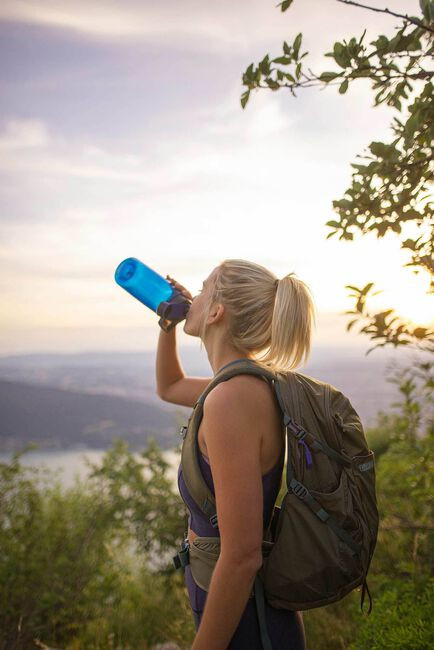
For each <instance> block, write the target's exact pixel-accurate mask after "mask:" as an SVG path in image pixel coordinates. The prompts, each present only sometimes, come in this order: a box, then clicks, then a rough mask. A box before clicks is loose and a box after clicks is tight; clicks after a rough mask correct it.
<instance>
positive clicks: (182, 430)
mask: <svg viewBox="0 0 434 650" xmlns="http://www.w3.org/2000/svg"><path fill="white" fill-rule="evenodd" d="M187 429H188V427H187V426H182V427H181V428H180V429H179V435H180V436H181V438H182V439H183V440H185V436H186V435H187Z"/></svg>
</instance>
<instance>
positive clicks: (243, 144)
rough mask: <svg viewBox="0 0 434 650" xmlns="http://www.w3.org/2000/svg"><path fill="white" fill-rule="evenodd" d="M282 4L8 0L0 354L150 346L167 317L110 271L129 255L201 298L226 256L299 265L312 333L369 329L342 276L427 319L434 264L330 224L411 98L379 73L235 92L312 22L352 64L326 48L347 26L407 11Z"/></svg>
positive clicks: (307, 35)
mask: <svg viewBox="0 0 434 650" xmlns="http://www.w3.org/2000/svg"><path fill="white" fill-rule="evenodd" d="M369 4H370V6H374V7H383V6H384V3H383V2H378V1H377V0H372V1H371V2H370V3H369ZM276 5H277V2H268V1H265V0H262V1H260V0H239V1H238V2H232V1H231V2H230V1H229V0H220V1H219V2H210V1H209V2H203V0H202V1H200V2H199V1H190V0H185V1H184V2H182V3H180V2H179V0H178V1H173V0H168V1H166V2H161V0H158V1H153V0H141V1H139V0H123V2H122V3H120V2H114V1H113V0H101V1H99V2H89V0H86V1H84V0H55V1H51V0H44V2H43V3H41V2H40V1H39V0H35V1H33V0H23V1H22V0H3V2H2V3H1V5H0V61H1V63H0V97H1V102H0V105H1V109H0V175H1V188H0V296H1V302H0V355H9V354H26V353H32V352H47V353H49V352H85V351H94V350H107V351H122V350H125V351H134V350H137V351H139V350H145V349H146V350H152V349H155V346H156V344H157V340H158V335H159V329H160V328H159V327H158V316H157V315H156V314H155V313H154V312H152V311H151V310H149V309H148V308H147V307H145V306H143V305H141V304H140V303H139V302H138V301H137V300H135V299H134V298H132V297H131V296H130V295H129V294H128V293H127V292H125V291H124V290H123V289H121V288H120V287H119V286H118V285H117V284H116V283H115V281H114V271H115V269H116V267H117V266H118V264H119V263H120V262H121V261H122V260H123V259H125V258H127V257H137V258H138V259H140V260H141V261H143V262H144V263H145V264H147V265H148V266H150V267H151V268H152V269H154V270H155V271H157V272H158V273H160V274H161V275H162V276H163V277H164V276H165V275H166V274H169V275H171V276H172V277H174V278H176V279H177V280H178V281H179V282H180V283H181V284H183V285H184V286H186V287H187V288H188V289H189V290H190V291H191V292H192V293H193V295H194V294H195V293H196V292H197V291H198V290H199V289H200V287H201V284H202V281H203V279H205V278H206V277H207V276H208V275H209V273H210V272H211V271H212V269H213V268H214V267H215V266H217V265H218V264H219V263H220V262H221V261H222V260H224V259H226V258H231V257H235V258H243V259H250V260H252V261H255V262H257V263H259V264H263V265H264V266H266V267H267V268H269V269H270V270H271V271H272V272H273V273H275V274H276V275H277V276H278V277H282V276H284V275H286V274H287V273H290V272H295V273H296V274H297V276H298V277H299V278H301V279H303V280H304V281H305V282H306V283H307V284H308V286H309V287H310V289H311V291H312V294H313V297H314V301H315V305H316V309H317V313H318V324H317V328H316V331H315V333H314V339H313V343H314V345H327V344H339V345H342V346H345V345H361V346H364V347H369V346H370V345H371V343H370V341H369V340H368V339H367V337H366V336H363V335H358V334H357V331H358V329H360V327H356V328H355V331H354V332H353V331H350V332H347V331H346V324H347V323H348V321H349V319H350V316H348V315H345V314H344V312H345V311H346V310H352V309H353V305H354V302H353V299H352V298H350V297H349V293H350V292H349V290H348V289H346V288H345V285H346V284H350V285H355V286H359V287H361V286H364V285H365V284H366V283H367V282H375V288H376V290H381V293H380V294H379V295H377V296H375V297H373V298H371V299H370V301H369V303H368V305H369V308H370V310H371V311H375V310H379V309H383V308H384V309H386V308H394V309H395V310H396V311H397V313H398V314H399V315H401V316H403V317H405V318H409V319H412V321H413V322H414V323H416V324H420V325H426V324H428V323H430V322H432V321H430V318H429V317H430V315H431V313H432V306H431V303H430V298H429V295H428V293H427V292H428V287H429V279H428V276H427V275H426V274H425V275H424V272H423V271H421V272H420V273H419V274H418V275H415V274H414V272H413V271H412V270H411V269H409V268H403V265H404V264H405V263H407V262H409V261H410V257H409V254H408V253H406V252H405V251H404V250H403V249H401V248H400V239H399V238H398V237H397V236H396V235H394V234H391V233H389V234H388V235H386V236H385V237H383V238H381V239H377V237H376V235H375V234H373V233H370V234H368V235H364V236H362V235H361V234H355V237H354V240H353V241H351V242H350V241H345V240H339V239H338V237H336V236H334V237H331V238H329V239H327V238H326V237H327V235H328V234H329V232H330V228H329V227H327V226H325V223H326V222H327V221H329V220H331V219H336V217H337V215H336V213H335V212H334V211H333V207H332V201H333V200H336V199H339V198H342V196H343V194H344V192H345V190H346V189H347V188H348V187H349V186H350V184H351V172H352V171H353V169H352V168H351V167H350V163H352V162H357V159H356V156H357V155H361V154H363V153H366V151H367V146H368V145H369V143H370V142H371V141H373V140H382V141H391V140H392V139H393V134H392V131H391V129H390V124H391V122H392V118H393V116H394V115H395V114H396V113H395V111H394V110H393V109H392V108H390V107H387V106H384V105H382V106H379V107H376V108H374V107H373V103H374V92H373V91H372V89H371V87H370V81H369V80H366V79H361V80H358V82H357V83H353V84H350V87H349V90H348V91H347V93H346V94H345V95H339V93H338V91H337V87H336V86H333V87H332V86H330V87H328V88H325V87H323V86H317V87H311V88H304V89H303V88H300V89H299V90H297V91H296V95H297V96H296V97H293V96H292V95H291V93H290V92H288V91H287V90H285V89H282V90H280V91H279V92H271V91H269V90H260V91H257V92H253V93H251V95H250V100H249V103H248V104H247V106H246V108H245V109H244V110H243V109H242V108H241V106H240V96H241V94H242V92H243V91H244V90H245V88H244V87H243V86H242V81H241V78H242V73H243V72H244V71H245V69H246V68H247V66H248V65H249V64H250V63H251V62H254V63H255V64H256V63H257V62H258V61H259V60H261V59H262V58H263V56H264V55H265V54H267V53H268V54H269V55H270V58H274V57H276V56H279V55H281V53H282V43H283V41H284V40H286V41H287V42H288V43H292V42H293V40H294V39H295V37H296V35H297V34H298V33H299V32H302V33H303V40H302V45H301V53H303V52H305V51H308V52H309V54H308V55H307V56H306V57H305V58H304V59H303V61H304V62H306V68H307V67H310V68H311V69H312V70H313V71H315V72H316V73H317V74H320V73H321V72H322V71H324V70H337V69H338V68H337V65H336V64H335V63H334V62H333V60H332V59H330V58H329V57H324V54H325V53H326V52H328V51H330V50H331V49H332V48H333V43H334V42H335V41H337V40H342V39H344V38H345V39H346V40H347V41H349V39H350V38H351V37H352V36H355V37H357V38H360V36H361V35H362V33H363V30H364V29H366V30H367V31H366V35H365V39H364V42H365V43H369V41H371V40H373V39H374V38H376V37H377V36H378V35H379V34H380V33H384V34H386V35H387V36H389V37H391V36H393V34H394V33H395V31H396V28H397V27H398V26H399V25H400V19H397V18H393V17H391V16H386V15H384V14H381V13H377V12H373V11H368V10H365V9H361V8H358V7H354V6H346V5H344V4H342V3H339V2H337V1H336V0H302V1H301V0H298V1H297V0H295V1H294V3H293V6H292V7H291V8H290V9H289V10H288V11H286V12H285V13H282V12H281V11H280V9H279V8H277V6H276ZM393 10H394V11H397V12H399V11H401V12H405V11H407V12H408V13H409V14H412V13H413V14H414V15H418V14H419V3H418V2H417V0H397V1H396V2H394V5H393ZM411 228H412V226H411V224H407V230H403V234H402V235H401V237H402V239H404V238H405V237H404V236H412V235H414V234H415V231H414V230H412V229H411ZM177 330H178V333H179V334H178V341H179V343H180V344H181V345H194V346H198V345H199V342H198V339H195V338H193V337H189V336H188V335H186V334H185V333H184V332H183V331H182V328H180V327H178V328H177Z"/></svg>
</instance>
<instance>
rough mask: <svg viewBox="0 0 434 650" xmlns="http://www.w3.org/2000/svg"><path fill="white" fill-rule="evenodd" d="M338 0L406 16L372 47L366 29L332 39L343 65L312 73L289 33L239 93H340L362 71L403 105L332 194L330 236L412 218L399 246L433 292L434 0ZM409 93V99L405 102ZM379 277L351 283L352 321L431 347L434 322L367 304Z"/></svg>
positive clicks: (347, 236)
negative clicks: (374, 310)
mask: <svg viewBox="0 0 434 650" xmlns="http://www.w3.org/2000/svg"><path fill="white" fill-rule="evenodd" d="M338 1H340V2H343V3H344V4H351V5H353V6H358V7H361V8H364V9H368V10H372V11H379V12H383V13H386V14H389V15H392V16H395V17H399V18H402V19H403V24H402V26H401V27H400V28H399V29H398V30H397V33H396V34H395V35H394V36H393V37H392V38H388V37H387V36H386V35H384V34H381V35H379V36H378V37H377V38H376V39H375V40H373V41H371V42H370V43H369V45H370V46H371V47H370V48H368V47H367V46H366V45H365V43H364V42H363V41H364V37H365V34H366V30H364V32H363V34H362V35H361V36H360V38H358V39H357V38H356V37H352V38H351V39H350V40H349V42H347V41H346V40H345V39H344V40H343V42H336V43H334V45H333V48H332V49H331V51H330V52H327V53H326V54H325V55H324V56H326V57H330V58H332V59H333V60H334V62H335V63H336V64H337V66H338V69H337V70H334V71H324V72H322V73H320V74H319V75H317V74H315V73H313V72H312V70H311V69H310V68H308V73H309V74H306V72H305V70H304V68H303V64H304V61H303V59H304V57H305V56H307V54H309V53H308V52H307V51H306V52H303V53H302V54H301V53H300V49H301V45H302V38H303V35H302V33H298V34H297V35H296V36H295V38H294V41H293V43H292V44H291V45H289V44H288V43H287V42H286V41H284V43H283V46H282V49H283V52H282V55H279V56H277V57H275V58H272V59H270V56H269V55H268V54H267V55H266V56H264V57H263V59H262V60H261V61H260V62H259V63H258V64H257V65H256V66H255V65H254V63H251V64H250V65H249V66H248V67H247V69H246V70H245V72H244V73H243V75H242V83H243V85H244V86H245V87H246V88H247V90H245V92H244V93H243V94H242V95H241V106H242V108H243V109H244V108H245V107H246V105H247V102H248V100H249V97H250V93H251V92H252V91H253V90H255V89H256V90H257V89H260V88H266V89H269V90H272V91H277V90H280V89H281V88H287V89H289V90H290V92H291V94H292V95H293V96H294V97H296V93H295V89H296V88H305V87H311V86H317V85H321V86H323V87H326V86H335V85H338V90H339V93H340V94H345V93H346V92H347V90H348V88H349V86H350V84H352V83H355V81H356V80H357V79H361V78H362V79H366V80H370V82H371V86H372V89H373V90H375V91H377V92H376V94H375V100H374V107H376V106H379V105H380V104H383V103H386V104H387V105H388V106H391V107H392V108H393V109H395V110H396V111H397V112H399V113H403V119H402V120H400V119H398V118H396V117H395V118H393V122H392V125H391V130H392V132H393V134H394V139H393V141H392V142H388V143H385V142H378V141H375V142H371V143H370V145H369V147H368V148H369V154H367V155H363V156H360V155H359V156H357V157H358V158H364V159H365V164H360V163H359V164H352V165H351V166H352V167H353V168H354V169H355V170H356V171H355V172H353V174H352V184H351V186H350V187H349V188H348V189H347V190H346V191H345V193H344V196H343V198H341V199H339V200H335V201H333V209H334V211H335V212H336V213H337V215H338V218H339V219H338V220H330V221H328V222H327V223H326V225H327V226H329V227H330V228H331V229H332V230H331V232H330V233H329V234H328V235H327V239H328V238H329V237H332V236H333V235H336V234H338V233H339V234H340V236H339V239H344V240H353V239H354V234H355V232H357V231H360V232H361V233H362V234H366V233H369V232H375V233H376V235H377V238H381V237H384V235H385V234H386V233H387V232H393V233H396V234H398V235H400V234H401V233H402V230H403V227H404V226H405V225H406V224H407V223H408V224H410V225H412V226H414V227H415V229H416V230H417V236H416V237H415V238H413V239H412V238H411V237H406V236H405V238H403V241H402V243H401V248H403V249H406V250H408V251H411V259H410V261H409V262H408V263H407V264H405V266H408V267H413V269H414V273H416V274H417V273H419V270H420V269H423V270H425V271H426V272H427V273H428V274H429V275H430V277H431V282H430V288H429V291H428V293H432V292H434V256H433V252H434V238H433V224H434V217H433V209H432V201H429V197H430V193H429V188H431V190H432V178H433V166H432V161H433V159H434V156H433V149H432V144H433V141H434V119H433V116H434V106H433V84H432V82H431V79H432V76H433V74H434V73H433V72H432V71H431V70H429V69H427V64H428V63H429V62H430V60H431V59H432V56H433V53H434V2H433V1H432V0H420V3H419V4H420V11H421V15H420V16H408V15H406V14H405V15H402V14H399V13H396V12H393V11H390V10H389V9H378V8H374V7H368V6H366V5H360V4H359V3H357V2H349V0H338ZM291 5H292V0H289V1H285V2H281V3H279V5H278V6H280V9H281V11H282V12H284V11H287V10H288V9H289V8H290V6H291ZM261 82H263V83H261ZM412 92H413V93H414V97H413V102H412V103H409V102H410V94H409V93H412ZM407 100H408V105H407V106H404V105H403V103H405V102H406V101H407ZM373 284H374V283H373V282H370V283H368V284H366V285H365V287H362V288H357V287H353V286H351V285H347V288H349V289H351V290H353V291H355V295H354V297H356V299H357V306H356V310H355V311H348V312H345V313H348V314H354V315H355V316H356V318H355V319H354V320H353V321H351V322H350V323H349V325H348V326H347V329H350V327H352V325H353V324H354V323H355V322H357V321H359V320H363V319H367V321H368V324H367V325H366V326H365V327H363V328H362V329H361V330H360V332H361V333H366V334H371V335H372V336H371V338H372V339H379V340H381V341H382V343H381V344H380V345H382V346H384V345H394V346H395V347H396V346H397V345H408V344H409V343H415V344H416V345H417V346H418V347H420V349H428V350H429V351H431V352H433V351H434V346H433V343H434V331H433V330H430V329H428V328H424V327H412V326H411V325H410V324H409V323H406V322H405V321H403V320H402V321H398V322H395V321H397V320H398V319H397V317H394V318H392V319H390V321H387V320H386V318H387V316H389V315H390V314H391V313H392V312H393V311H394V310H393V309H389V310H387V311H383V312H381V313H378V314H371V313H369V312H368V311H366V310H365V299H366V296H367V294H368V292H369V291H370V289H371V288H372V286H373ZM372 295H375V294H372ZM394 323H395V324H394ZM375 347H378V346H375ZM372 349H375V348H371V350H372ZM371 350H368V353H369V352H370V351H371Z"/></svg>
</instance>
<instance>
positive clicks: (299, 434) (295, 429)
mask: <svg viewBox="0 0 434 650" xmlns="http://www.w3.org/2000/svg"><path fill="white" fill-rule="evenodd" d="M283 424H284V425H285V428H286V429H289V430H290V431H291V433H292V434H293V435H294V436H295V437H296V438H297V439H298V440H303V438H304V437H305V435H306V434H307V431H306V430H305V429H303V427H302V426H300V425H299V424H297V422H295V420H294V419H293V418H292V417H291V416H290V415H288V414H287V413H285V414H284V416H283Z"/></svg>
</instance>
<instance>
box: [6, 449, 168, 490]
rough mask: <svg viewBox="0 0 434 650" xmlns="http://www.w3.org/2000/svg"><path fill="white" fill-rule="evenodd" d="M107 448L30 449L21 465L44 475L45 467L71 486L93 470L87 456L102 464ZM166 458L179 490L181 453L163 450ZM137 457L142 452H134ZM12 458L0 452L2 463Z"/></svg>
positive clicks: (67, 485) (9, 454)
mask: <svg viewBox="0 0 434 650" xmlns="http://www.w3.org/2000/svg"><path fill="white" fill-rule="evenodd" d="M105 453H106V450H100V449H87V450H81V449H80V450H65V451H56V450H53V451H37V450H34V451H28V452H26V453H24V454H23V455H22V456H21V458H20V463H21V465H24V466H33V467H37V468H38V469H39V470H40V473H41V474H42V475H43V476H44V471H45V469H46V470H47V472H46V474H45V477H47V476H48V475H51V472H54V476H56V477H57V478H58V479H59V481H60V483H61V485H62V486H63V487H66V488H67V487H71V486H72V485H73V484H74V482H75V476H76V475H77V476H78V477H79V478H80V479H81V480H84V479H85V478H86V476H87V475H88V474H89V472H90V471H91V470H90V468H88V467H87V465H86V461H85V458H87V459H88V460H89V461H90V462H92V463H93V464H98V465H101V462H102V458H103V456H104V454H105ZM162 455H163V458H164V460H165V461H166V462H167V463H169V466H170V467H169V469H168V470H167V477H168V479H169V480H170V481H171V482H172V485H173V488H174V490H175V491H176V492H177V491H178V486H177V473H178V465H179V462H180V454H179V453H177V452H176V451H175V450H173V449H168V450H165V451H163V452H162ZM133 456H134V457H135V458H137V459H139V458H140V454H136V453H133ZM11 459H12V454H11V453H2V454H0V462H1V463H10V461H11Z"/></svg>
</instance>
